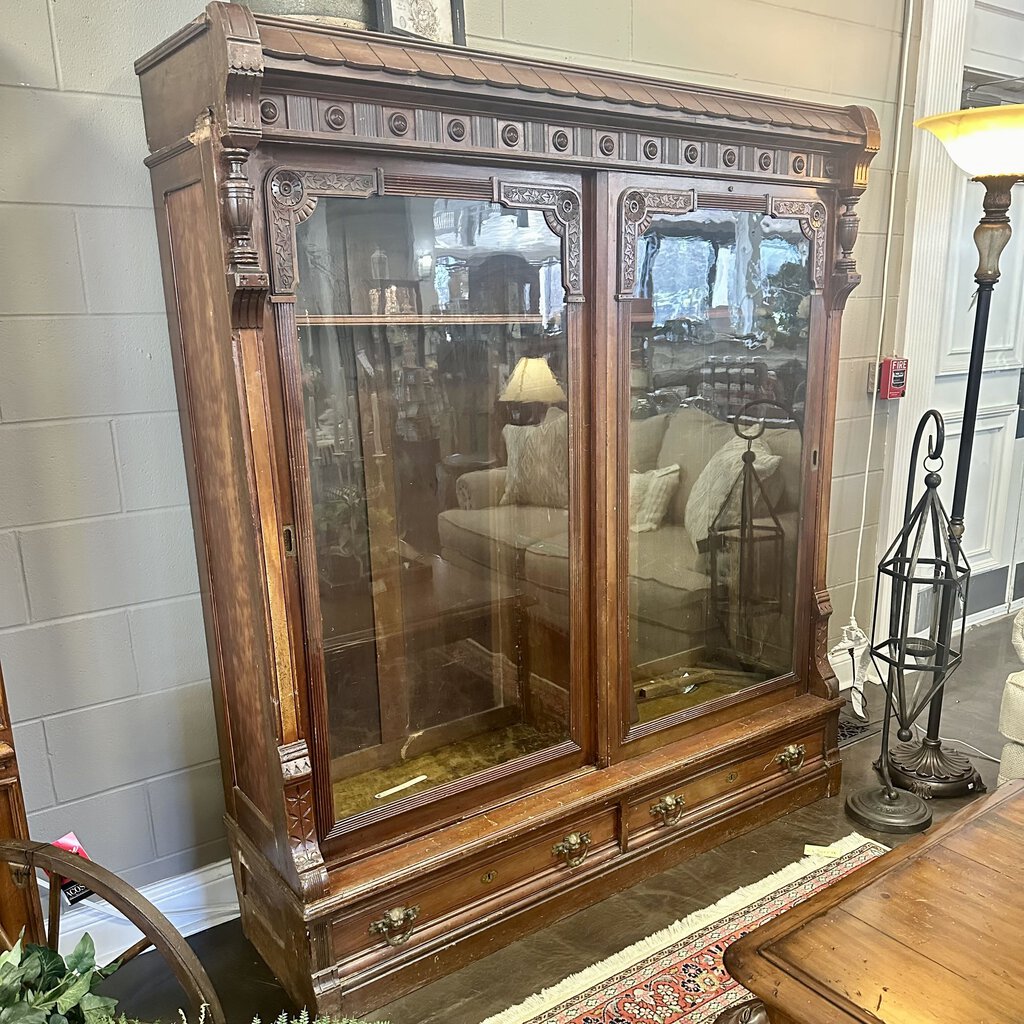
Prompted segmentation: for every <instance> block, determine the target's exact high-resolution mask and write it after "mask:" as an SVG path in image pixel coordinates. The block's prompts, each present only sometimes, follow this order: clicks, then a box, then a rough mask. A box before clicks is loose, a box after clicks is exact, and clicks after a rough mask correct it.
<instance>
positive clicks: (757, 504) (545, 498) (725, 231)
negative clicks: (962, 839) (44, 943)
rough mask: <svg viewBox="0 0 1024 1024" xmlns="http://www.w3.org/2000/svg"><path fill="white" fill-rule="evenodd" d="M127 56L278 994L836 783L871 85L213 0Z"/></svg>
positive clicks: (521, 926)
mask: <svg viewBox="0 0 1024 1024" xmlns="http://www.w3.org/2000/svg"><path fill="white" fill-rule="evenodd" d="M136 70H137V72H138V74H139V76H140V78H141V85H142V96H143V101H144V110H145V120H146V131H147V135H148V140H149V145H150V149H151V156H150V157H149V158H148V160H147V163H148V165H149V167H150V169H151V172H152V180H153V190H154V197H155V201H156V209H157V224H158V233H159V242H160V251H161V257H162V261H163V269H164V285H165V292H166V298H167V308H168V313H169V320H170V333H171V342H172V347H173V351H174V365H175V372H176V377H177V388H178V397H179V404H180V410H181V422H182V435H183V438H184V444H185V451H186V461H187V464H188V467H189V485H190V493H191V499H192V507H193V513H194V521H195V532H196V542H197V550H198V554H199V561H200V576H201V580H202V591H203V597H204V607H205V614H206V628H207V637H208V643H209V650H210V661H211V666H212V672H213V679H214V694H215V701H216V711H217V721H218V728H219V735H220V745H221V754H222V764H223V772H224V789H225V794H226V798H227V828H228V834H229V838H230V844H231V849H232V857H233V861H234V867H235V873H236V881H237V886H238V892H239V897H240V902H241V908H242V919H243V923H244V926H245V930H246V933H247V934H248V935H249V937H250V938H251V939H252V941H253V942H254V943H255V944H256V946H257V947H258V948H259V950H260V952H261V953H262V954H263V956H264V957H265V958H266V960H267V961H268V963H269V964H270V965H271V966H272V967H273V969H274V970H275V971H276V972H277V974H278V975H279V976H280V977H281V979H282V981H283V982H284V983H285V984H286V986H287V987H288V988H289V990H290V992H291V993H292V995H293V996H294V998H295V999H296V1000H297V1001H298V1002H301V1003H305V1004H307V1005H309V1006H313V1005H314V1004H315V1005H316V1007H317V1008H318V1009H319V1010H320V1011H322V1012H337V1011H339V1010H340V1009H342V1008H344V1009H345V1010H346V1011H353V1010H355V1011H358V1010H363V1009H366V1008H368V1007H373V1006H376V1005H380V1004H381V1003H383V1002H385V1001H387V1000H389V999H391V998H393V997H395V996H397V995H398V994H400V993H402V992H404V991H407V990H408V989H410V988H412V987H415V986H417V985H420V984H423V983H424V982H426V981H428V980H430V979H431V978H433V977H436V976H438V975H439V974H442V973H444V972H447V971H450V970H452V969H454V968H455V967H457V966H458V965H459V964H461V963H464V962H466V961H467V959H469V958H473V957H476V956H479V955H481V954H483V953H485V952H486V951H488V950H491V949H493V948H495V946H496V945H497V944H499V943H504V942H508V941H510V940H511V939H513V938H515V937H517V936H519V935H522V934H523V933H525V932H526V931H527V930H529V929H533V928H537V927H539V926H541V925H543V924H544V923H545V922H548V921H552V920H554V919H556V918H558V917H560V916H563V915H565V914H569V913H572V912H573V911H574V910H577V909H579V908H580V907H582V906H584V905H586V904H588V903H590V902H593V901H594V900H597V899H600V898H602V897H603V896H606V895H607V894H609V893H610V892H612V891H614V890H616V889H619V888H622V887H624V886H627V885H629V884H631V883H632V882H635V881H636V880H637V879H639V878H642V877H644V876H645V875H648V874H650V873H651V872H654V871H658V870H660V869H662V868H664V867H665V866H667V865H668V864H670V863H672V862H673V861H675V860H678V859H680V858H684V857H688V856H692V855H693V854H695V853H697V852H699V851H701V850H704V849H706V848H708V847H710V846H713V845H714V844H716V843H719V842H721V841H723V840H724V839H726V838H728V837H731V836H735V835H737V834H739V833H741V832H742V831H744V830H745V829H749V828H752V827H753V826H755V825H757V824H759V823H761V822H763V821H765V820H767V819H770V818H772V817H774V816H777V815H779V814H783V813H785V812H787V811H789V810H791V809H793V808H795V807H797V806H800V805H802V804H805V803H808V802H809V801H812V800H815V799H818V798H819V797H823V796H826V795H830V794H834V793H835V792H836V790H837V787H838V783H839V771H840V763H839V754H838V748H837V727H836V722H837V715H838V708H839V705H840V703H841V701H840V700H839V699H838V695H837V687H836V682H835V679H834V677H833V675H832V673H831V671H830V670H829V666H828V662H827V660H826V656H825V646H826V635H827V621H828V616H829V612H830V608H829V600H828V594H827V592H826V589H825V548H826V538H827V524H828V501H829V483H830V466H831V456H832V432H833V416H834V407H835V381H836V371H837V366H838V345H839V327H840V320H841V316H842V310H843V306H844V304H845V301H846V298H847V296H848V295H849V294H850V292H851V290H852V289H853V288H854V286H855V285H856V284H857V282H858V280H859V277H858V275H857V272H856V264H855V261H854V258H853V255H852V250H853V246H854V241H855V238H856V235H857V225H858V220H857V214H856V206H857V202H858V199H859V197H860V195H861V193H862V192H863V189H864V187H865V184H866V175H867V165H868V163H869V161H870V159H871V157H872V155H873V154H874V153H875V152H876V151H877V149H878V132H877V126H876V122H875V119H874V116H873V115H872V113H871V112H870V111H869V110H866V109H864V108H861V107H843V108H837V107H826V106H820V105H814V104H805V103H799V102H795V101H790V100H775V99H769V98H765V97H759V96H745V95H739V94H733V93H726V92H721V91H717V90H711V89H704V88H693V87H689V86H684V85H680V84H677V83H670V82H660V81H656V80H653V79H646V78H637V77H631V76H626V75H618V74H611V73H608V72H603V71H594V70H582V69H576V68H572V67H567V66H561V65H559V66H555V65H553V64H545V63H531V62H529V61H525V60H520V59H516V58H509V57H502V56H498V55H492V54H481V53H475V52H473V51H470V50H464V49H457V48H437V47H432V46H428V45H423V44H420V43H416V42H412V41H409V40H406V39H402V38H397V37H388V36H383V35H377V34H367V33H354V32H348V31H341V30H335V29H331V28H326V27H323V26H319V25H312V24H308V25H307V24H303V23H300V22H296V21H292V20H283V19H276V18H271V17H262V16H256V17H254V16H253V15H251V14H250V13H249V12H248V11H247V10H246V9H245V8H242V7H240V6H236V5H233V4H222V3H212V4H210V5H209V6H208V7H207V8H206V11H205V12H204V13H203V14H202V15H200V16H199V17H198V18H197V19H196V20H195V21H194V22H192V23H191V24H190V25H188V26H186V27H185V28H184V29H182V30H181V31H180V32H178V33H177V34H176V35H174V36H173V37H171V38H170V39H168V40H167V41H166V42H165V43H163V44H162V45H161V46H159V47H157V48H156V49H155V50H153V51H152V52H150V53H148V54H147V55H145V56H144V57H142V58H141V59H140V60H139V61H138V63H137V65H136ZM705 470H706V471H705Z"/></svg>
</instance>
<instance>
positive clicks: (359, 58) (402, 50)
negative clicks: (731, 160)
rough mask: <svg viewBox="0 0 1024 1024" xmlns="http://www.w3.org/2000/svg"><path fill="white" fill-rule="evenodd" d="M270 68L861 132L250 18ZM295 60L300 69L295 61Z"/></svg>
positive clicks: (671, 90)
mask: <svg viewBox="0 0 1024 1024" xmlns="http://www.w3.org/2000/svg"><path fill="white" fill-rule="evenodd" d="M255 21H256V25H257V27H258V31H259V36H260V41H261V43H262V46H263V52H264V55H265V57H266V60H267V67H268V70H269V69H271V68H274V69H277V70H280V71H283V72H290V73H295V72H296V71H299V70H301V72H302V73H304V74H306V75H320V76H323V77H331V78H343V77H348V78H357V79H358V80H359V81H362V82H379V83H382V84H394V83H399V84H404V85H409V86H415V87H418V88H419V89H420V90H422V89H424V88H425V87H430V88H431V89H433V90H438V91H443V90H457V91H458V92H459V93H460V94H462V95H464V96H465V95H467V94H468V95H473V94H480V93H481V92H483V91H487V92H490V93H492V94H493V93H498V92H500V93H502V94H505V95H506V96H508V98H509V99H510V100H512V101H514V102H516V103H518V104H523V103H531V102H534V103H535V102H536V101H537V100H538V99H542V100H543V102H544V103H545V104H548V105H551V104H554V105H558V106H563V107H564V106H570V105H571V106H572V107H574V108H575V109H577V110H579V109H580V107H581V105H582V107H583V109H590V110H592V111H595V112H596V111H609V112H610V111H614V112H617V113H620V114H621V113H626V114H628V115H629V116H636V115H641V116H650V117H664V116H671V117H673V118H675V119H677V120H678V119H680V118H686V119H689V120H692V121H694V122H705V123H709V124H710V123H714V124H715V125H716V126H718V127H721V125H722V124H735V125H738V126H743V127H757V128H770V129H776V130H785V131H791V132H796V133H798V134H800V135H805V134H811V135H816V136H820V137H821V138H822V139H826V140H833V141H840V142H847V143H850V142H852V143H858V142H860V141H862V140H863V125H862V124H861V123H860V119H859V117H858V116H857V115H856V114H854V113H852V112H851V110H850V109H849V108H844V107H833V106H826V105H824V104H816V103H801V102H799V101H796V100H787V99H776V98H769V97H766V96H756V95H749V94H744V93H739V92H730V91H726V90H721V89H712V88H702V87H700V86H693V85H689V84H687V85H684V84H681V83H678V84H677V83H675V82H670V81H665V80H659V79H655V78H648V77H644V76H640V75H627V74H622V73H616V72H611V71H604V70H599V69H597V68H586V67H577V66H570V65H565V64H556V63H554V62H549V61H539V60H525V59H522V58H517V57H512V56H509V55H507V54H497V53H485V52H480V51H474V50H469V49H466V48H463V47H452V46H441V45H437V44H432V43H417V42H415V41H412V40H408V39H403V38H400V37H396V36H386V35H381V34H378V33H368V32H357V31H352V30H346V29H341V28H335V27H333V26H325V25H314V24H297V23H296V22H295V21H293V20H290V19H284V18H276V17H272V16H267V15H256V18H255ZM298 62H301V63H302V64H305V65H306V66H305V67H302V68H301V69H300V68H298V67H296V64H297V63H298Z"/></svg>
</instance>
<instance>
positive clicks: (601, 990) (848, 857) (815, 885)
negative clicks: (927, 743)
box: [484, 833, 887, 1024]
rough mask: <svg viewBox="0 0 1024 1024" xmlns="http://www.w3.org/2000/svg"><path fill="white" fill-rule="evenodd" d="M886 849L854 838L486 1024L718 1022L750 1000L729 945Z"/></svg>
mask: <svg viewBox="0 0 1024 1024" xmlns="http://www.w3.org/2000/svg"><path fill="white" fill-rule="evenodd" d="M885 852H887V851H886V848H885V847H884V846H881V845H879V844H878V843H875V842H872V841H871V840H870V839H865V838H864V837H863V836H860V835H857V833H853V834H852V835H849V836H847V837H846V838H845V839H840V840H838V841H837V842H835V843H833V844H832V845H831V846H829V847H827V848H826V850H825V851H824V852H821V853H814V854H813V855H811V856H807V857H804V858H803V859H802V860H799V861H797V862H796V863H795V864H790V865H789V866H788V867H785V868H783V869H782V870H781V871H778V872H776V873H775V874H774V875H769V876H768V877H767V878H764V879H762V880H761V881H760V882H756V883H755V884H754V885H749V886H747V887H746V888H744V889H738V890H737V891H736V892H734V893H731V894H730V895H728V896H726V897H725V898H724V899H722V900H719V902H718V903H716V904H714V905H713V906H710V907H708V908H707V909H706V910H698V911H697V912H696V913H695V914H691V915H690V916H689V917H687V918H684V919H683V920H682V921H676V923H675V924H673V925H669V927H668V928H665V929H664V930H663V931H660V932H658V933H657V934H655V935H652V936H650V937H649V938H646V939H642V940H641V941H640V942H638V943H636V944H635V945H633V946H630V947H629V948H628V949H624V950H623V951H622V952H621V953H616V954H615V955H614V956H611V957H609V958H608V959H607V960H602V961H601V962H600V963H598V964H594V966H593V967H589V968H587V970H585V971H582V972H581V973H580V974H574V975H573V976H572V977H569V978H566V979H565V980H564V981H562V982H559V984H557V985H555V986H554V987H553V988H549V989H546V990H545V991H543V992H539V993H537V994H536V995H533V996H531V997H530V998H529V999H527V1000H526V1001H525V1002H523V1003H520V1004H519V1005H518V1006H513V1007H512V1008H511V1009H509V1010H505V1011H504V1012H503V1013H499V1014H498V1015H497V1016H495V1017H491V1018H489V1019H488V1020H486V1021H484V1024H712V1022H713V1021H714V1020H715V1018H716V1017H717V1016H718V1015H719V1014H720V1013H721V1012H722V1011H723V1010H726V1009H728V1008H729V1007H730V1006H735V1005H736V1003H741V1002H743V1001H744V1000H745V999H749V998H750V993H749V992H747V991H746V989H744V988H742V987H741V986H740V985H738V984H737V983H736V982H735V981H733V980H732V978H730V977H729V975H728V973H727V972H726V970H725V967H724V966H723V965H722V955H723V953H724V952H725V950H726V949H727V948H728V947H729V945H730V944H731V943H733V942H735V941H736V940H737V939H738V938H740V937H741V936H743V935H746V934H747V932H749V931H751V929H753V928H756V927H757V926H758V925H760V924H763V923H764V922H765V921H770V920H771V919H772V918H773V917H776V916H777V915H778V914H781V913H782V912H783V911H784V910H788V909H789V908H790V907H792V906H794V905H795V904H797V903H800V902H801V901H803V900H805V899H807V898H808V897H809V896H813V895H814V894H815V893H816V892H819V891H820V890H822V889H824V888H825V887H826V886H829V885H831V884H832V883H833V882H836V881H838V880H839V879H840V878H842V877H843V876H844V875H848V874H849V873H850V872H851V871H854V870H856V869H857V868H859V867H860V866H861V865H862V864H866V863H867V862H868V861H871V860H874V859H875V858H876V857H879V856H881V855H882V854H883V853H885Z"/></svg>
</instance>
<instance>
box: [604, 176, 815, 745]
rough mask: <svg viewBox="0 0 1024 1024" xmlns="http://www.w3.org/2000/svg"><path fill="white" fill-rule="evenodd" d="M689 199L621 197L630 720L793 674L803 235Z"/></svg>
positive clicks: (806, 275)
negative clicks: (627, 230)
mask: <svg viewBox="0 0 1024 1024" xmlns="http://www.w3.org/2000/svg"><path fill="white" fill-rule="evenodd" d="M633 195H634V196H641V193H639V192H635V193H633ZM699 199H700V197H699V195H698V194H697V193H692V192H681V193H676V194H672V193H664V194H662V195H660V196H659V195H657V194H653V195H652V194H651V193H647V194H646V197H645V198H644V197H642V196H641V198H640V199H633V198H631V194H630V193H626V195H625V196H624V202H626V203H630V202H634V203H642V204H643V211H642V219H641V220H640V222H639V223H637V224H635V229H634V231H633V234H632V236H630V235H628V234H627V235H626V236H625V237H624V243H623V244H624V245H632V246H635V248H634V249H633V251H632V253H627V254H625V255H626V256H627V257H628V256H632V257H633V260H632V262H630V261H629V259H626V260H624V262H623V266H625V267H628V268H631V269H630V271H629V272H631V273H632V275H633V278H634V279H633V280H631V281H627V282H625V283H626V284H627V285H628V291H626V292H625V293H624V295H623V298H624V303H623V305H624V307H625V309H626V310H628V314H627V315H628V318H629V325H628V330H629V338H630V351H629V361H630V363H629V403H630V420H629V434H628V461H629V514H628V531H629V533H628V551H629V578H628V582H627V588H628V619H629V626H628V631H629V671H630V683H629V689H628V693H627V695H626V697H627V700H626V704H627V715H628V720H627V722H626V723H624V724H625V726H626V727H627V729H628V728H630V727H635V726H637V725H640V724H643V723H649V722H652V721H654V720H657V719H661V718H664V717H665V716H670V715H675V714H678V713H679V712H685V711H688V710H689V709H693V708H696V707H697V706H699V705H703V704H707V703H708V702H710V701H713V700H716V699H718V698H722V697H728V696H730V695H733V694H737V693H739V692H741V691H743V690H744V689H746V688H748V687H751V686H754V685H757V684H759V683H763V682H765V681H767V680H769V679H773V678H775V677H778V676H782V675H784V674H786V673H788V672H790V671H791V670H792V668H793V635H794V603H795V593H796V574H797V553H798V547H799V544H798V541H799V524H800V514H801V499H802V492H803V487H802V470H801V466H802V450H803V419H804V406H805V402H806V397H807V396H806V388H807V362H808V331H809V326H810V315H811V293H812V268H811V252H812V244H811V240H810V238H809V237H808V235H811V236H812V237H813V235H814V232H813V231H812V230H810V229H809V228H808V221H807V218H803V219H801V218H800V217H795V216H779V215H776V216H773V215H772V214H771V212H770V211H771V209H772V208H771V206H770V205H769V204H770V200H768V199H767V198H766V197H764V196H762V197H760V204H761V207H762V208H761V209H750V208H749V207H750V206H756V205H757V204H758V202H759V200H758V199H757V198H756V197H749V199H748V202H746V203H744V204H743V205H745V206H746V207H747V208H745V209H728V208H722V207H723V206H724V205H725V202H724V201H723V199H722V197H718V202H717V203H716V205H715V207H713V208H710V209H701V208H700V205H699ZM659 202H661V204H662V206H661V207H660V208H659V207H658V203H659ZM737 205H740V204H737ZM804 205H805V206H807V207H809V208H810V207H811V206H812V204H810V203H808V204H804ZM687 207H689V209H687ZM632 209H633V207H629V208H627V224H628V213H629V212H630V210H632ZM677 210H681V212H675V211H677ZM808 216H810V217H813V218H814V219H815V223H816V224H817V222H818V219H819V218H823V216H824V208H823V207H821V206H820V204H818V205H817V206H816V207H815V208H814V209H813V210H811V211H810V212H809V213H808ZM819 226H820V225H819Z"/></svg>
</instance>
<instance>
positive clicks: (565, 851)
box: [551, 832, 590, 868]
mask: <svg viewBox="0 0 1024 1024" xmlns="http://www.w3.org/2000/svg"><path fill="white" fill-rule="evenodd" d="M551 852H552V853H553V854H554V855H555V856H556V857H561V858H562V860H564V861H565V863H566V866H567V867H570V868H578V867H579V866H580V865H581V864H582V863H583V862H584V861H585V860H586V859H587V854H588V853H589V852H590V833H589V832H570V833H569V834H568V835H567V836H566V837H565V838H564V839H563V840H562V841H561V842H560V843H555V845H554V846H552V847H551Z"/></svg>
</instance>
